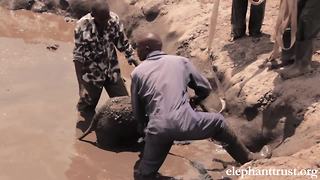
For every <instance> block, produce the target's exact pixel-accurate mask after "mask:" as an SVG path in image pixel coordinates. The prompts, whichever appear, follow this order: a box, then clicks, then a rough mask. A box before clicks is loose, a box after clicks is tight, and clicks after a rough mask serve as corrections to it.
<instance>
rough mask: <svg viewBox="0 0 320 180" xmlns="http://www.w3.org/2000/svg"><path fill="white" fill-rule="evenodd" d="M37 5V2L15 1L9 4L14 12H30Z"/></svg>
mask: <svg viewBox="0 0 320 180" xmlns="http://www.w3.org/2000/svg"><path fill="white" fill-rule="evenodd" d="M34 3H35V0H13V1H11V2H10V4H9V8H10V9H12V10H18V9H27V10H30V9H31V8H32V6H33V4H34Z"/></svg>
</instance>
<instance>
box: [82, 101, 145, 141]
mask: <svg viewBox="0 0 320 180" xmlns="http://www.w3.org/2000/svg"><path fill="white" fill-rule="evenodd" d="M92 131H95V133H96V136H97V144H98V145H99V146H100V147H117V146H127V145H132V144H135V143H136V142H137V140H138V138H139V137H140V136H139V134H138V132H137V122H136V121H135V119H134V116H133V112H132V107H131V98H130V97H129V96H124V97H115V98H111V99H109V100H108V101H107V102H106V104H105V105H104V106H103V107H102V108H100V109H99V111H98V112H97V113H96V115H95V116H94V117H93V120H92V122H91V124H90V126H89V128H88V129H87V130H86V132H85V133H84V134H83V135H82V136H81V137H80V138H79V140H82V139H83V138H84V137H86V136H87V135H88V134H90V133H91V132H92Z"/></svg>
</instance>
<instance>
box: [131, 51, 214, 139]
mask: <svg viewBox="0 0 320 180" xmlns="http://www.w3.org/2000/svg"><path fill="white" fill-rule="evenodd" d="M187 87H190V88H192V89H194V90H195V93H196V95H198V96H203V97H207V95H208V94H209V92H210V90H211V86H210V84H209V82H208V80H207V79H206V78H205V77H203V76H202V75H201V74H200V73H199V72H198V71H197V70H196V69H195V67H194V66H193V65H192V64H191V63H190V62H189V60H188V59H187V58H184V57H180V56H173V55H166V54H164V53H163V52H160V51H154V52H152V53H151V54H150V55H149V57H148V58H147V60H145V61H144V62H143V63H142V64H141V65H139V66H138V67H137V68H136V69H135V70H134V71H133V72H132V88H131V95H132V105H133V109H134V113H135V117H136V118H138V119H137V120H138V121H140V122H144V121H147V120H146V118H145V115H148V117H149V122H148V125H147V131H148V132H150V133H158V132H166V131H167V130H169V131H170V130H172V129H175V128H177V127H179V126H184V125H183V124H185V125H186V126H188V124H189V123H190V122H191V119H192V118H191V116H188V115H189V114H190V113H192V112H193V110H192V109H191V107H190V104H189V103H188V94H187ZM187 119H189V120H187Z"/></svg>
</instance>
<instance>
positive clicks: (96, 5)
mask: <svg viewBox="0 0 320 180" xmlns="http://www.w3.org/2000/svg"><path fill="white" fill-rule="evenodd" d="M102 11H103V12H110V8H109V4H108V3H107V1H106V0H94V2H93V3H92V4H91V12H92V13H99V12H102Z"/></svg>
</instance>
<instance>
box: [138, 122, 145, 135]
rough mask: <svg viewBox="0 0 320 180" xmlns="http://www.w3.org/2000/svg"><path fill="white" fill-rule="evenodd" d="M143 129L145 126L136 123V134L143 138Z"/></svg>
mask: <svg viewBox="0 0 320 180" xmlns="http://www.w3.org/2000/svg"><path fill="white" fill-rule="evenodd" d="M144 129H145V125H143V124H141V123H138V125H137V131H138V134H140V135H142V136H144Z"/></svg>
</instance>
